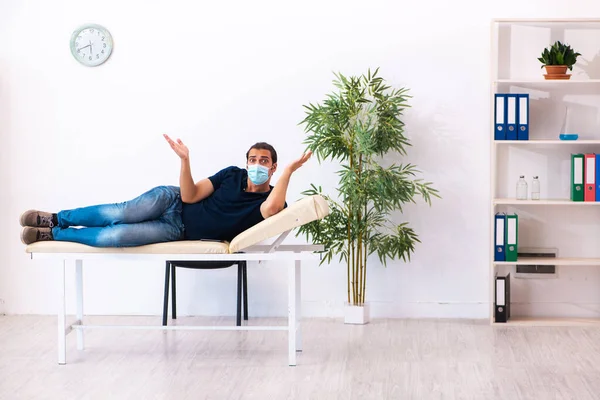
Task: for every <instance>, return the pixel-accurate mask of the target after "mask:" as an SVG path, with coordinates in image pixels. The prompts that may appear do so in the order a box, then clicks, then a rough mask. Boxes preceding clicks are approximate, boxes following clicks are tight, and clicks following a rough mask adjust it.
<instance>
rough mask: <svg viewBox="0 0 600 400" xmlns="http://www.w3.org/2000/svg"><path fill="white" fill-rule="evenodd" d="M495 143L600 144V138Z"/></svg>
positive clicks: (496, 142) (500, 142) (497, 142)
mask: <svg viewBox="0 0 600 400" xmlns="http://www.w3.org/2000/svg"><path fill="white" fill-rule="evenodd" d="M494 143H495V144H519V145H525V146H527V145H536V144H563V145H573V144H585V145H589V144H600V140H560V139H532V140H494Z"/></svg>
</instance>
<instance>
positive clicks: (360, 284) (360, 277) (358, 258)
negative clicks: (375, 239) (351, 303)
mask: <svg viewBox="0 0 600 400" xmlns="http://www.w3.org/2000/svg"><path fill="white" fill-rule="evenodd" d="M362 235H363V234H362V232H361V233H359V234H358V252H357V255H356V261H357V265H358V266H359V267H358V271H359V275H358V302H359V304H360V305H362V304H363V295H362V287H363V271H362V270H363V266H362V247H363V240H362Z"/></svg>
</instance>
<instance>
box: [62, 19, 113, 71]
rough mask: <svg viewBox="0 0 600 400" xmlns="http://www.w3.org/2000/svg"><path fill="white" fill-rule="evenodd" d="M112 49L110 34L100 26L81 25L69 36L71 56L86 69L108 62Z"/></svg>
mask: <svg viewBox="0 0 600 400" xmlns="http://www.w3.org/2000/svg"><path fill="white" fill-rule="evenodd" d="M112 48H113V41H112V36H111V35H110V32H109V31H108V30H107V29H106V28H104V27H103V26H100V25H96V24H86V25H82V26H80V27H79V28H77V29H76V30H75V31H74V32H73V34H72V35H71V54H73V57H75V59H76V60H77V61H79V62H80V63H82V64H83V65H85V66H87V67H95V66H98V65H100V64H102V63H104V62H105V61H106V60H108V57H110V53H112Z"/></svg>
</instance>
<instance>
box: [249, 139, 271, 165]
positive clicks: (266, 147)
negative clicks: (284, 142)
mask: <svg viewBox="0 0 600 400" xmlns="http://www.w3.org/2000/svg"><path fill="white" fill-rule="evenodd" d="M252 149H257V150H269V151H270V152H271V161H273V164H275V163H276V162H277V152H276V151H275V149H274V148H273V146H271V145H270V144H269V143H265V142H258V143H255V144H253V145H252V147H250V148H249V149H248V151H247V152H246V161H248V155H249V154H250V150H252Z"/></svg>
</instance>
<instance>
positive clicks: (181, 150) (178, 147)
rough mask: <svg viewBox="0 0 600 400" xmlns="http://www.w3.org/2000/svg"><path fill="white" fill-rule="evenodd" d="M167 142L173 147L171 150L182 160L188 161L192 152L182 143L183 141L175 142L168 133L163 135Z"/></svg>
mask: <svg viewBox="0 0 600 400" xmlns="http://www.w3.org/2000/svg"><path fill="white" fill-rule="evenodd" d="M163 136H164V137H165V139H166V140H167V142H169V144H170V145H171V148H172V149H173V151H175V153H176V154H177V155H178V156H179V158H181V159H182V160H187V159H188V158H189V157H190V150H189V149H188V148H187V146H186V145H185V144H183V142H182V141H181V139H177V142H175V141H173V139H171V138H170V137H169V135H167V134H166V133H165V134H163Z"/></svg>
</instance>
